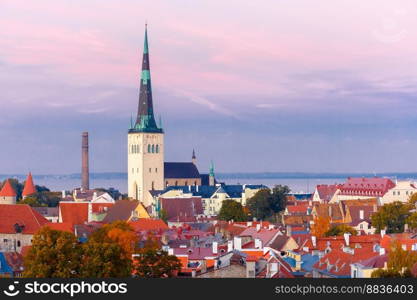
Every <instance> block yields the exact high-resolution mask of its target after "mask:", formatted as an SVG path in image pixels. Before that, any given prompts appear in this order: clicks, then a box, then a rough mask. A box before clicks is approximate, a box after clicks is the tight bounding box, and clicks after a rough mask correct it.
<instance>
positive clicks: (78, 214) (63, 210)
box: [59, 202, 114, 225]
mask: <svg viewBox="0 0 417 300" xmlns="http://www.w3.org/2000/svg"><path fill="white" fill-rule="evenodd" d="M89 203H90V202H60V203H59V211H60V215H61V218H62V222H63V223H70V224H73V225H78V224H84V223H85V222H87V221H88V205H89ZM91 205H92V212H93V213H101V212H105V210H106V208H109V207H112V206H113V205H114V203H91Z"/></svg>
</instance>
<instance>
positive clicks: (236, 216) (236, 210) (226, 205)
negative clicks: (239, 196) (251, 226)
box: [218, 200, 248, 222]
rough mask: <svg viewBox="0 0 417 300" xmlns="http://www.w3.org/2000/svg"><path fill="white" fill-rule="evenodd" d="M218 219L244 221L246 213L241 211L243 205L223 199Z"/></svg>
mask: <svg viewBox="0 0 417 300" xmlns="http://www.w3.org/2000/svg"><path fill="white" fill-rule="evenodd" d="M218 218H219V220H225V221H230V220H234V221H237V222H239V221H246V220H247V218H248V217H247V215H246V214H245V212H244V211H243V206H242V204H240V203H239V202H237V201H235V200H224V201H223V202H222V207H221V208H220V212H219V215H218Z"/></svg>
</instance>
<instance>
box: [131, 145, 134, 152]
mask: <svg viewBox="0 0 417 300" xmlns="http://www.w3.org/2000/svg"><path fill="white" fill-rule="evenodd" d="M130 153H135V151H134V148H133V145H132V147H130Z"/></svg>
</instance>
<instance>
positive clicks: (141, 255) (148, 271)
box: [134, 238, 182, 278]
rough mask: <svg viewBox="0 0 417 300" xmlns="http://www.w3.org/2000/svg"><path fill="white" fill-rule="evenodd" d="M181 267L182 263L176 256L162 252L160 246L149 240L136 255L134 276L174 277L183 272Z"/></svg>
mask: <svg viewBox="0 0 417 300" xmlns="http://www.w3.org/2000/svg"><path fill="white" fill-rule="evenodd" d="M181 266H182V264H181V261H180V260H179V259H178V258H177V257H176V256H174V255H169V254H168V253H167V252H166V251H163V250H160V248H159V246H158V244H157V243H156V242H155V241H154V240H153V239H152V238H149V239H148V240H147V241H146V242H145V245H144V247H143V248H141V249H139V250H138V252H137V254H136V255H135V259H134V274H135V276H137V277H139V278H166V277H174V276H175V275H176V274H177V273H178V272H179V271H180V270H181Z"/></svg>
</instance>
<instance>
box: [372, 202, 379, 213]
mask: <svg viewBox="0 0 417 300" xmlns="http://www.w3.org/2000/svg"><path fill="white" fill-rule="evenodd" d="M373 207H374V213H376V212H377V211H378V206H377V205H376V204H374V205H373Z"/></svg>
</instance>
